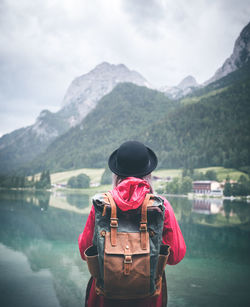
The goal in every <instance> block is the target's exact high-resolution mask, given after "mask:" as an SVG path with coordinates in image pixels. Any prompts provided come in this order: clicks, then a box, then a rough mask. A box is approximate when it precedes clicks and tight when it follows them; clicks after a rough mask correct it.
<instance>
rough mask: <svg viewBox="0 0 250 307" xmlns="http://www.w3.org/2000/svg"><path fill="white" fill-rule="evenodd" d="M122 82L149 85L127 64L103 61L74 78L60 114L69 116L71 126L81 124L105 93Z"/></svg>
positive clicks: (65, 116)
mask: <svg viewBox="0 0 250 307" xmlns="http://www.w3.org/2000/svg"><path fill="white" fill-rule="evenodd" d="M122 82H131V83H134V84H137V85H141V86H149V83H148V82H147V81H146V80H145V79H144V78H143V77H142V76H141V75H140V74H139V73H138V72H136V71H132V70H129V69H128V68H127V67H126V66H125V65H123V64H119V65H113V64H109V63H107V62H103V63H101V64H99V65H97V66H96V67H95V68H94V69H93V70H91V71H90V72H89V73H87V74H85V75H82V76H80V77H78V78H76V79H74V80H73V82H72V83H71V85H70V86H69V88H68V90H67V92H66V94H65V96H64V99H63V108H62V109H61V110H60V112H59V114H60V115H61V116H63V117H64V118H67V121H68V123H69V124H70V125H71V126H75V125H76V124H79V123H80V122H81V120H82V119H83V118H84V117H85V116H86V115H87V114H88V113H89V112H90V111H91V110H92V109H94V108H95V106H96V104H97V102H98V101H99V100H100V99H101V98H102V97H103V96H104V95H106V94H108V93H110V92H111V91H112V89H113V88H114V87H115V86H116V85H117V84H118V83H122Z"/></svg>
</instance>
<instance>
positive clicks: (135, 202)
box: [79, 142, 186, 307]
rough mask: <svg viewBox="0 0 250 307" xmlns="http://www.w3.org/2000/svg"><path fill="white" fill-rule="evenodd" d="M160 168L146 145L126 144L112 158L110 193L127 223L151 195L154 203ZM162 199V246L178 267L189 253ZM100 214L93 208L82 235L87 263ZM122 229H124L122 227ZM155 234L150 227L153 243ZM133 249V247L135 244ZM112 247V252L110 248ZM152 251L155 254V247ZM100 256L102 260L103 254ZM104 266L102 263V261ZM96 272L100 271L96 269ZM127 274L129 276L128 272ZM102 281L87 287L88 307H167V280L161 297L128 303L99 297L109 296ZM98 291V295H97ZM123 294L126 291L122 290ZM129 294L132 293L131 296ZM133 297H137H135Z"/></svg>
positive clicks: (168, 206)
mask: <svg viewBox="0 0 250 307" xmlns="http://www.w3.org/2000/svg"><path fill="white" fill-rule="evenodd" d="M156 165H157V158H156V156H155V154H154V153H153V151H152V150H150V149H149V148H147V147H145V146H144V145H143V144H141V143H139V142H126V143H124V144H122V145H121V146H120V148H119V149H118V150H116V151H115V152H114V153H113V154H112V155H111V156H110V159H109V167H110V169H111V171H112V172H113V173H114V174H115V175H114V188H113V190H112V191H110V194H109V195H110V197H111V198H112V199H113V201H114V203H115V206H117V210H118V212H121V215H122V216H125V220H126V216H127V218H128V219H131V217H133V214H138V210H139V211H140V210H141V208H142V204H143V203H145V201H144V200H145V198H146V196H147V195H151V200H152V201H154V196H153V195H152V192H153V189H152V186H151V184H150V173H151V172H152V170H153V169H154V168H155V167H156ZM148 198H149V197H148ZM158 199H162V204H163V207H164V211H165V213H164V216H163V225H162V228H161V229H162V244H164V245H165V246H170V255H169V257H168V260H167V263H168V264H176V263H178V262H179V261H181V260H182V258H183V257H184V255H185V251H186V246H185V242H184V239H183V237H182V234H181V231H180V228H179V225H178V223H177V221H176V219H175V216H174V212H173V209H172V207H171V205H170V204H169V203H168V202H167V200H166V199H164V198H163V197H159V196H158ZM93 200H94V202H99V204H100V203H101V201H100V200H99V201H98V200H97V198H96V197H94V198H93ZM104 203H105V202H104ZM95 204H96V203H95ZM106 204H107V202H106ZM96 207H97V206H96ZM154 209H155V208H154ZM102 210H103V214H104V213H106V208H105V212H104V207H103V209H102ZM140 212H141V211H140ZM97 215H98V214H96V212H95V207H94V206H92V208H91V211H90V214H89V217H88V220H87V222H86V225H85V228H84V231H83V233H82V234H81V235H80V236H79V249H80V253H81V256H82V258H83V259H84V260H86V254H85V251H86V250H87V249H88V248H89V247H90V246H91V245H92V244H93V243H94V246H95V245H96V235H95V236H94V233H95V226H96V227H97V224H98V223H99V220H98V219H97ZM146 216H149V214H146ZM121 222H122V220H121ZM128 224H129V223H128ZM120 227H121V230H122V226H120ZM138 228H139V226H138ZM151 228H152V227H151ZM110 229H112V227H110ZM125 229H126V227H125ZM108 230H109V229H107V232H108ZM150 231H151V233H150ZM110 232H111V230H110ZM118 232H120V230H119V229H118ZM153 232H154V231H153V230H152V229H149V228H146V233H147V236H148V238H149V241H150V240H151V241H152V238H151V239H150V236H151V235H152V233H153ZM96 233H97V232H96ZM105 233H106V231H105ZM116 233H117V230H116ZM110 236H111V235H109V236H108V240H110ZM135 236H136V237H138V236H139V237H138V238H139V239H138V242H141V241H140V240H142V239H141V236H140V235H139V234H138V236H137V235H136V232H135ZM131 238H132V237H131ZM93 239H94V240H93ZM105 239H106V238H105ZM131 240H132V239H131ZM136 240H137V239H136ZM128 242H129V241H128ZM151 243H152V242H151ZM109 245H110V246H111V247H112V244H109ZM131 246H133V244H132V245H131ZM127 247H128V248H130V246H129V244H127ZM108 248H109V249H110V247H108ZM140 248H141V247H140V246H139V249H140ZM153 248H154V247H153ZM101 249H102V248H100V247H99V252H100V250H101ZM111 249H112V248H111ZM156 249H159V250H158V251H156V252H158V254H159V252H160V247H157V248H156ZM150 252H151V254H152V246H151V251H150ZM99 256H100V257H101V255H99ZM132 257H133V255H132ZM151 257H152V255H151ZM152 259H153V258H152ZM166 259H167V258H166ZM150 261H151V260H150ZM100 263H102V262H101V261H100ZM128 263H130V262H128ZM124 266H125V269H126V268H127V269H128V270H130V269H131V268H132V266H131V265H130V264H127V265H126V264H124ZM153 267H154V265H153V262H152V261H151V273H152V268H153ZM158 267H162V270H163V269H164V261H162V264H161V263H160V260H159V261H158ZM98 270H102V271H103V270H104V268H103V266H102V265H100V267H99V268H98ZM94 271H95V272H96V270H94ZM118 271H119V272H118V273H120V271H121V270H120V269H119V270H118ZM156 271H157V269H156ZM123 273H124V272H123ZM110 274H111V275H112V266H111V269H110V270H109V275H110ZM124 274H126V272H125V273H124ZM153 274H154V275H157V272H155V273H154V272H153ZM161 274H162V272H161ZM121 276H122V275H121ZM151 277H152V276H151ZM118 278H120V277H118ZM137 278H138V277H137ZM139 278H140V277H139ZM111 280H112V276H111ZM122 280H123V283H122V284H121V285H120V286H121V287H123V285H124V283H125V282H126V281H127V280H129V279H126V278H125V279H124V277H123V279H122ZM160 280H161V279H160ZM96 281H97V284H96ZM151 281H152V278H151ZM98 282H99V281H98V278H97V277H96V276H95V279H91V281H90V283H89V285H88V287H87V293H86V306H118V305H119V306H120V307H121V306H130V307H131V306H144V307H145V306H157V307H158V306H159V307H160V306H164V305H166V296H167V290H166V284H165V279H164V278H163V283H161V285H160V286H161V287H160V291H159V293H157V292H155V293H153V294H158V295H157V296H156V295H155V296H152V295H151V296H149V294H147V297H145V298H140V299H135V298H133V299H130V300H125V297H124V295H123V296H122V299H119V300H117V299H110V298H107V297H105V296H102V295H99V294H103V295H105V293H104V292H103V293H101V292H100V291H98V289H100V287H98ZM108 283H109V279H108V280H107V285H108V286H107V289H110V291H111V293H110V295H111V296H112V284H110V285H109V284H108ZM111 283H112V281H111ZM139 284H140V283H139V280H138V286H137V284H136V282H135V284H134V286H133V287H134V288H135V289H133V290H134V293H136V294H138V293H139V292H140V291H142V289H139V287H140V286H139ZM96 286H97V287H96ZM109 286H110V287H109ZM120 286H119V285H118V286H117V288H116V292H117V291H118V292H119V287H120ZM145 286H146V285H145ZM126 287H127V285H126V286H125V289H129V287H128V288H126ZM136 287H138V289H136ZM141 288H142V287H141ZM151 288H152V287H151ZM161 288H162V290H161ZM96 291H97V293H98V294H97V293H96ZM128 291H129V290H128ZM142 292H143V291H142ZM142 292H141V293H142ZM121 293H123V292H122V291H121ZM128 295H130V294H129V293H128ZM131 297H133V295H132V296H131ZM134 297H136V296H134Z"/></svg>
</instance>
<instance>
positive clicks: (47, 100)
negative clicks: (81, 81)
mask: <svg viewBox="0 0 250 307" xmlns="http://www.w3.org/2000/svg"><path fill="white" fill-rule="evenodd" d="M249 3H250V1H249V0H248V1H247V0H242V1H234V0H228V1H227V0H218V1H210V0H193V1H185V0H175V1H172V0H137V1H133V0H107V1H103V0H85V1H82V0H36V1H32V0H19V1H11V0H2V1H1V2H0V14H1V19H0V36H1V45H0V109H1V110H5V111H4V113H3V114H4V116H5V120H2V121H1V127H0V131H2V133H5V132H8V131H11V130H13V129H16V128H18V127H21V126H23V125H24V122H25V123H26V124H27V125H29V124H31V123H33V122H34V120H35V118H34V116H35V117H36V116H37V115H38V114H39V112H40V111H41V110H42V109H44V108H49V109H50V110H51V111H52V110H57V109H59V108H60V105H61V102H62V99H63V96H64V94H65V92H66V89H67V87H68V86H69V84H70V82H71V81H72V80H73V79H74V78H75V77H77V76H79V75H82V74H84V73H87V72H88V71H89V70H91V69H93V67H94V66H96V65H97V64H99V63H100V62H103V61H108V62H111V63H114V64H118V63H123V64H125V65H127V66H128V67H129V68H130V69H133V70H137V71H138V72H140V73H141V74H142V75H143V76H144V77H145V78H146V79H147V80H148V81H149V82H151V83H152V84H154V85H156V86H161V85H174V84H177V83H179V82H180V80H181V79H182V78H184V77H185V76H186V75H189V74H192V75H194V76H195V77H196V78H197V79H198V81H199V82H203V81H205V80H206V79H208V78H209V77H211V75H212V74H213V73H214V72H215V70H216V69H217V68H218V67H219V66H220V65H221V64H222V63H223V62H224V60H225V58H226V57H228V56H230V54H231V52H232V50H233V44H234V41H235V39H236V38H237V36H238V35H239V33H240V31H241V29H242V28H243V26H244V25H245V24H247V22H249V16H250V5H249ZM6 105H8V106H10V105H11V108H10V107H8V108H5V109H4V106H6ZM20 106H23V107H21V108H19V107H20ZM15 107H16V108H15ZM17 110H18V111H17ZM1 116H2V117H3V115H1ZM8 118H15V120H12V121H11V120H8ZM24 119H25V120H24Z"/></svg>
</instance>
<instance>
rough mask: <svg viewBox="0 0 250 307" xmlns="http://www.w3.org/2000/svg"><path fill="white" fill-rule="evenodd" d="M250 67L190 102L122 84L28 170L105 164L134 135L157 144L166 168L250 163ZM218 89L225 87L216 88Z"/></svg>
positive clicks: (55, 142)
mask: <svg viewBox="0 0 250 307" xmlns="http://www.w3.org/2000/svg"><path fill="white" fill-rule="evenodd" d="M249 68H250V65H246V66H245V67H244V68H242V69H240V70H238V71H236V72H233V73H232V74H231V75H228V76H226V77H225V78H223V79H221V80H218V81H217V82H218V84H216V82H215V83H214V84H211V85H208V86H207V87H205V88H204V89H202V90H201V91H199V92H197V96H193V97H192V101H190V102H189V103H182V101H181V102H177V101H171V100H169V99H168V98H166V97H165V96H164V95H163V94H162V93H160V92H157V91H154V90H150V89H148V88H145V87H138V86H136V85H133V84H129V83H124V84H120V85H118V86H117V87H116V88H115V89H114V90H113V91H112V92H111V93H110V94H108V95H106V96H105V97H104V98H102V99H101V101H100V102H99V104H98V105H97V107H96V108H95V109H94V110H93V111H92V112H91V113H89V115H88V116H87V117H86V118H85V119H84V120H83V121H82V123H81V124H80V125H79V126H77V127H75V128H73V129H71V130H69V131H68V132H67V133H66V134H64V135H62V136H61V137H59V138H58V139H56V140H55V141H54V142H53V143H52V144H51V145H50V146H49V147H48V149H47V150H46V152H45V153H44V154H43V155H40V156H39V157H38V158H37V159H36V160H34V161H33V162H32V164H31V165H27V166H26V167H25V168H23V169H22V171H25V172H26V173H27V172H37V171H40V170H42V169H45V168H48V169H50V170H53V171H55V170H57V171H58V170H66V169H75V168H81V167H104V166H105V165H106V163H107V159H108V156H109V154H110V153H111V152H112V151H113V150H114V149H115V148H116V147H117V146H119V145H120V144H121V143H122V142H123V141H125V140H129V139H134V140H139V141H142V142H144V143H146V144H147V145H148V146H151V147H152V148H153V149H154V150H155V151H156V153H157V154H158V157H159V167H162V168H183V167H188V168H193V167H206V166H225V167H234V168H240V167H245V166H249V165H250V152H249V149H250V134H249V131H250V120H249V119H250V78H249V77H248V76H250V69H249ZM215 89H217V90H218V89H223V90H222V91H217V92H216V93H214V90H215ZM209 90H210V91H209ZM211 92H213V94H212V95H210V93H211ZM194 98H195V99H196V100H195V99H194Z"/></svg>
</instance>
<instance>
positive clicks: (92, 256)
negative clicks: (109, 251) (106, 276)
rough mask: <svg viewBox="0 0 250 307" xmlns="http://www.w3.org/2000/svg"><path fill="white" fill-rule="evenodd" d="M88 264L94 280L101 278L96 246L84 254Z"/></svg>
mask: <svg viewBox="0 0 250 307" xmlns="http://www.w3.org/2000/svg"><path fill="white" fill-rule="evenodd" d="M84 255H85V257H86V261H87V264H88V268H89V272H90V274H91V276H93V277H94V278H98V277H100V270H99V262H98V252H97V248H96V246H95V245H92V246H90V247H89V248H87V249H86V250H85V252H84Z"/></svg>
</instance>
